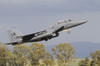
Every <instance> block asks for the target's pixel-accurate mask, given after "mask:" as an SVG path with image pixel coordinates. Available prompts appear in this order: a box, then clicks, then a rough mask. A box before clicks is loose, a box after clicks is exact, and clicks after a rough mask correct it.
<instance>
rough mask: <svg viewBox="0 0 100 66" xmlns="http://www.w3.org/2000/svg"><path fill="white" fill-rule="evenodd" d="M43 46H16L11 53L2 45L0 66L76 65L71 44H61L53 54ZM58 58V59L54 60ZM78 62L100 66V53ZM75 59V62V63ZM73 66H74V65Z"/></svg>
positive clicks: (84, 64)
mask: <svg viewBox="0 0 100 66" xmlns="http://www.w3.org/2000/svg"><path fill="white" fill-rule="evenodd" d="M44 47H45V46H44V45H43V44H37V43H33V44H32V45H30V46H27V45H16V46H14V47H13V50H12V51H10V50H9V48H8V47H7V46H5V45H2V44H1V45H0V66H67V65H68V63H70V64H71V62H73V63H75V62H77V60H75V58H74V57H73V56H74V54H75V51H74V49H73V48H72V47H71V45H70V44H67V43H63V44H62V43H61V44H59V45H56V46H55V47H54V48H52V49H51V50H52V54H50V53H49V52H47V51H46V50H45V49H44ZM53 56H55V57H56V59H54V58H53ZM90 56H91V58H92V59H89V58H88V57H86V58H85V59H81V61H79V62H78V64H77V65H78V66H100V51H96V52H94V53H91V54H90ZM73 59H74V61H73ZM72 66H74V65H73V64H72Z"/></svg>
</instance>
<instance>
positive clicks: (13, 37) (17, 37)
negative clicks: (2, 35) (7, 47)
mask: <svg viewBox="0 0 100 66" xmlns="http://www.w3.org/2000/svg"><path fill="white" fill-rule="evenodd" d="M8 35H9V38H10V41H11V42H20V41H22V38H21V36H23V35H22V34H21V33H20V32H19V31H18V30H17V29H8Z"/></svg>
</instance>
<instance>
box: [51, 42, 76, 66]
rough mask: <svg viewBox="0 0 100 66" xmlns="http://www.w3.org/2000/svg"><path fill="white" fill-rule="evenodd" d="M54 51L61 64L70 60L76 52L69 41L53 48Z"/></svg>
mask: <svg viewBox="0 0 100 66" xmlns="http://www.w3.org/2000/svg"><path fill="white" fill-rule="evenodd" d="M52 51H53V54H54V55H55V56H56V58H57V59H58V64H59V66H61V65H62V64H63V63H67V62H69V61H70V60H71V59H72V58H73V55H74V53H75V52H74V49H73V48H72V47H71V45H70V44H67V43H64V44H62V43H61V44H59V45H56V47H55V48H52Z"/></svg>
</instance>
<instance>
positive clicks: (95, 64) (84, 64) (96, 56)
mask: <svg viewBox="0 0 100 66" xmlns="http://www.w3.org/2000/svg"><path fill="white" fill-rule="evenodd" d="M90 56H91V58H92V59H89V58H88V57H86V58H85V59H83V60H81V61H80V62H79V66H100V50H97V51H96V52H94V53H91V54H90Z"/></svg>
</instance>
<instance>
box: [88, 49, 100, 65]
mask: <svg viewBox="0 0 100 66" xmlns="http://www.w3.org/2000/svg"><path fill="white" fill-rule="evenodd" d="M90 56H91V57H92V62H91V65H98V66H100V50H97V51H96V52H94V53H91V54H90Z"/></svg>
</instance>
